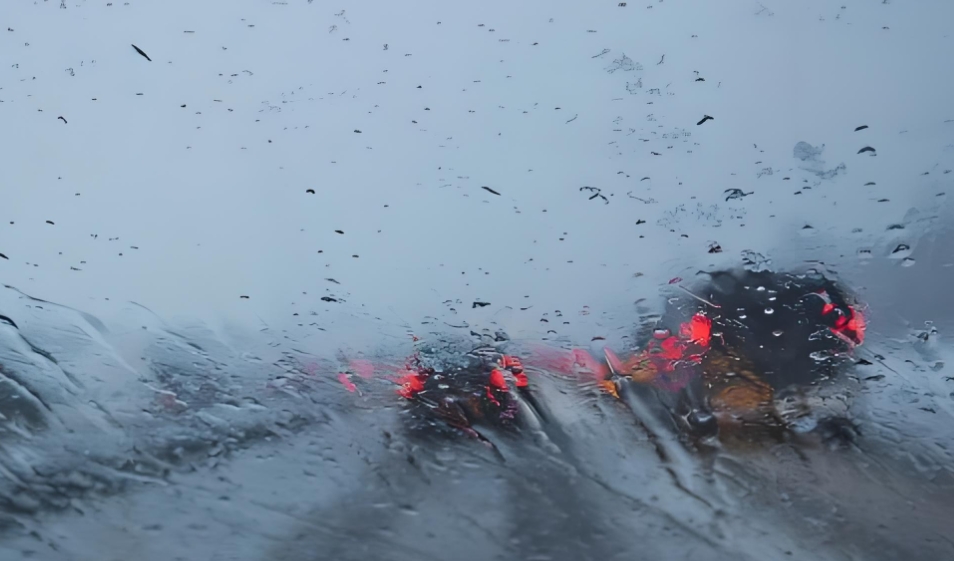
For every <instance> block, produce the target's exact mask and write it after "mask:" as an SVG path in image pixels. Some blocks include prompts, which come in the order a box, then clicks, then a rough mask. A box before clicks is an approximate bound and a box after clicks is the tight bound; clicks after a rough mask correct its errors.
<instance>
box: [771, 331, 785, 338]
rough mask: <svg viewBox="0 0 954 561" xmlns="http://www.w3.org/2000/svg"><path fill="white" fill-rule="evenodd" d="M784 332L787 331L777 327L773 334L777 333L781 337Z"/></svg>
mask: <svg viewBox="0 0 954 561" xmlns="http://www.w3.org/2000/svg"><path fill="white" fill-rule="evenodd" d="M784 333H785V332H784V331H782V330H781V329H776V330H775V331H773V332H772V335H775V336H776V337H781V336H782V334H784Z"/></svg>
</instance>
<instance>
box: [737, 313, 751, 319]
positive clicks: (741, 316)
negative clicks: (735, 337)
mask: <svg viewBox="0 0 954 561" xmlns="http://www.w3.org/2000/svg"><path fill="white" fill-rule="evenodd" d="M747 317H749V316H747V315H745V314H740V315H739V319H745V318H747Z"/></svg>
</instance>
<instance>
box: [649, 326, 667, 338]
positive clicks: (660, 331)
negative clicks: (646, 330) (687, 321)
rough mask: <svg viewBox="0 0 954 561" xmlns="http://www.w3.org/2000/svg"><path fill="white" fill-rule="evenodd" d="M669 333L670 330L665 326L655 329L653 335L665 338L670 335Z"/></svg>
mask: <svg viewBox="0 0 954 561" xmlns="http://www.w3.org/2000/svg"><path fill="white" fill-rule="evenodd" d="M669 334H670V331H669V330H668V329H666V328H665V327H660V328H658V329H656V330H655V331H653V337H655V338H656V339H665V338H666V337H669Z"/></svg>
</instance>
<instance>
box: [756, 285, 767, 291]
mask: <svg viewBox="0 0 954 561" xmlns="http://www.w3.org/2000/svg"><path fill="white" fill-rule="evenodd" d="M755 290H756V292H765V287H764V286H760V287H758V288H756V289H755Z"/></svg>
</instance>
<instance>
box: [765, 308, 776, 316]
mask: <svg viewBox="0 0 954 561" xmlns="http://www.w3.org/2000/svg"><path fill="white" fill-rule="evenodd" d="M774 313H775V310H773V309H772V308H765V315H767V316H770V315H772V314H774Z"/></svg>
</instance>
